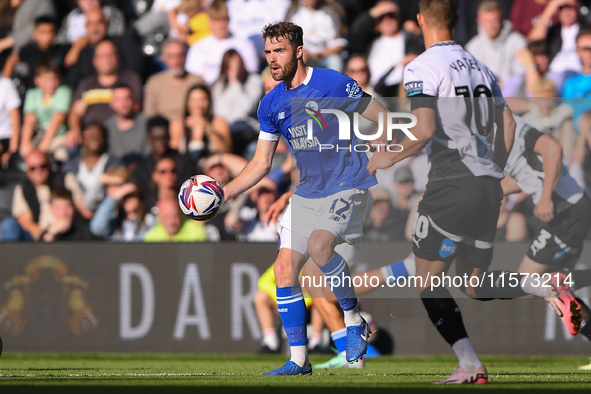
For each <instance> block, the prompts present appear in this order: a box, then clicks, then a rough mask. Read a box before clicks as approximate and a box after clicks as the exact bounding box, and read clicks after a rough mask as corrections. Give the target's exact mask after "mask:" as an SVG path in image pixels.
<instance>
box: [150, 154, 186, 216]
mask: <svg viewBox="0 0 591 394" xmlns="http://www.w3.org/2000/svg"><path fill="white" fill-rule="evenodd" d="M183 181H184V180H183ZM151 185H152V187H151V188H150V190H149V193H148V194H146V195H145V202H146V209H147V210H148V212H152V209H153V208H154V207H155V206H156V203H157V202H158V200H161V199H166V198H175V199H176V198H177V193H178V187H179V179H178V175H177V165H176V162H175V161H174V160H173V159H171V158H170V157H163V158H161V159H160V160H158V161H157V162H156V165H155V166H154V171H152V182H151ZM177 208H178V204H177Z"/></svg>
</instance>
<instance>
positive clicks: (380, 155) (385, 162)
mask: <svg viewBox="0 0 591 394" xmlns="http://www.w3.org/2000/svg"><path fill="white" fill-rule="evenodd" d="M426 99H427V100H425V102H428V101H431V100H429V99H431V98H430V97H429V98H426ZM412 114H413V115H414V116H416V118H417V124H416V126H415V127H413V128H412V129H410V132H411V133H412V135H414V136H415V137H416V139H417V140H416V141H415V140H411V139H410V138H409V137H408V136H405V137H404V140H402V142H400V144H399V145H402V151H401V152H396V153H394V152H383V151H382V152H376V153H374V154H373V156H372V157H371V159H370V160H369V163H368V164H367V170H368V171H369V173H370V174H371V175H375V173H376V171H377V170H380V169H384V168H389V167H392V166H393V165H394V164H396V163H398V162H400V161H402V160H404V159H406V158H407V157H410V156H412V155H415V154H417V153H419V152H420V151H421V150H422V149H423V148H424V147H425V146H426V145H427V143H428V142H429V141H430V140H431V137H433V134H435V127H436V124H435V110H434V109H433V108H431V107H428V106H425V107H419V108H415V109H413V110H412Z"/></svg>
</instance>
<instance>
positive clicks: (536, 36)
mask: <svg viewBox="0 0 591 394" xmlns="http://www.w3.org/2000/svg"><path fill="white" fill-rule="evenodd" d="M579 8H580V4H579V2H578V0H553V1H550V2H548V5H547V6H546V9H545V10H544V12H543V13H542V16H541V17H540V20H539V22H538V24H537V25H536V26H534V28H533V29H532V30H531V31H530V33H529V36H528V38H529V40H530V41H537V40H546V42H547V43H548V48H549V51H550V71H552V72H555V73H563V72H566V71H571V70H572V71H580V70H581V62H580V60H579V57H578V55H577V51H576V49H577V43H576V41H577V40H576V39H577V35H578V34H579V30H580V28H581V27H580V25H579V22H578V20H579ZM557 12H558V22H557V23H554V24H553V25H552V26H549V25H550V21H551V20H552V17H553V15H556V13H557Z"/></svg>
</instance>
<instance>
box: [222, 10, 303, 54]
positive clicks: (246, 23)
mask: <svg viewBox="0 0 591 394" xmlns="http://www.w3.org/2000/svg"><path fill="white" fill-rule="evenodd" d="M292 3H293V1H291V0H232V1H228V2H227V5H228V13H229V16H230V25H229V29H230V32H232V35H234V36H236V37H238V38H241V39H249V40H251V41H252V42H253V43H254V45H255V47H256V50H257V54H259V55H262V54H263V52H264V49H265V42H264V41H263V38H262V37H261V31H262V30H263V27H265V25H266V24H267V23H277V22H280V21H282V20H285V14H286V13H287V10H288V8H289V7H290V6H291V4H292Z"/></svg>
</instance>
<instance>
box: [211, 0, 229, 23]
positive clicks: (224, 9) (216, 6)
mask: <svg viewBox="0 0 591 394" xmlns="http://www.w3.org/2000/svg"><path fill="white" fill-rule="evenodd" d="M207 13H208V14H209V18H210V19H230V14H229V13H228V6H227V5H226V2H225V1H223V0H215V1H214V2H213V3H212V4H211V6H210V7H209V10H208V11H207Z"/></svg>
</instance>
